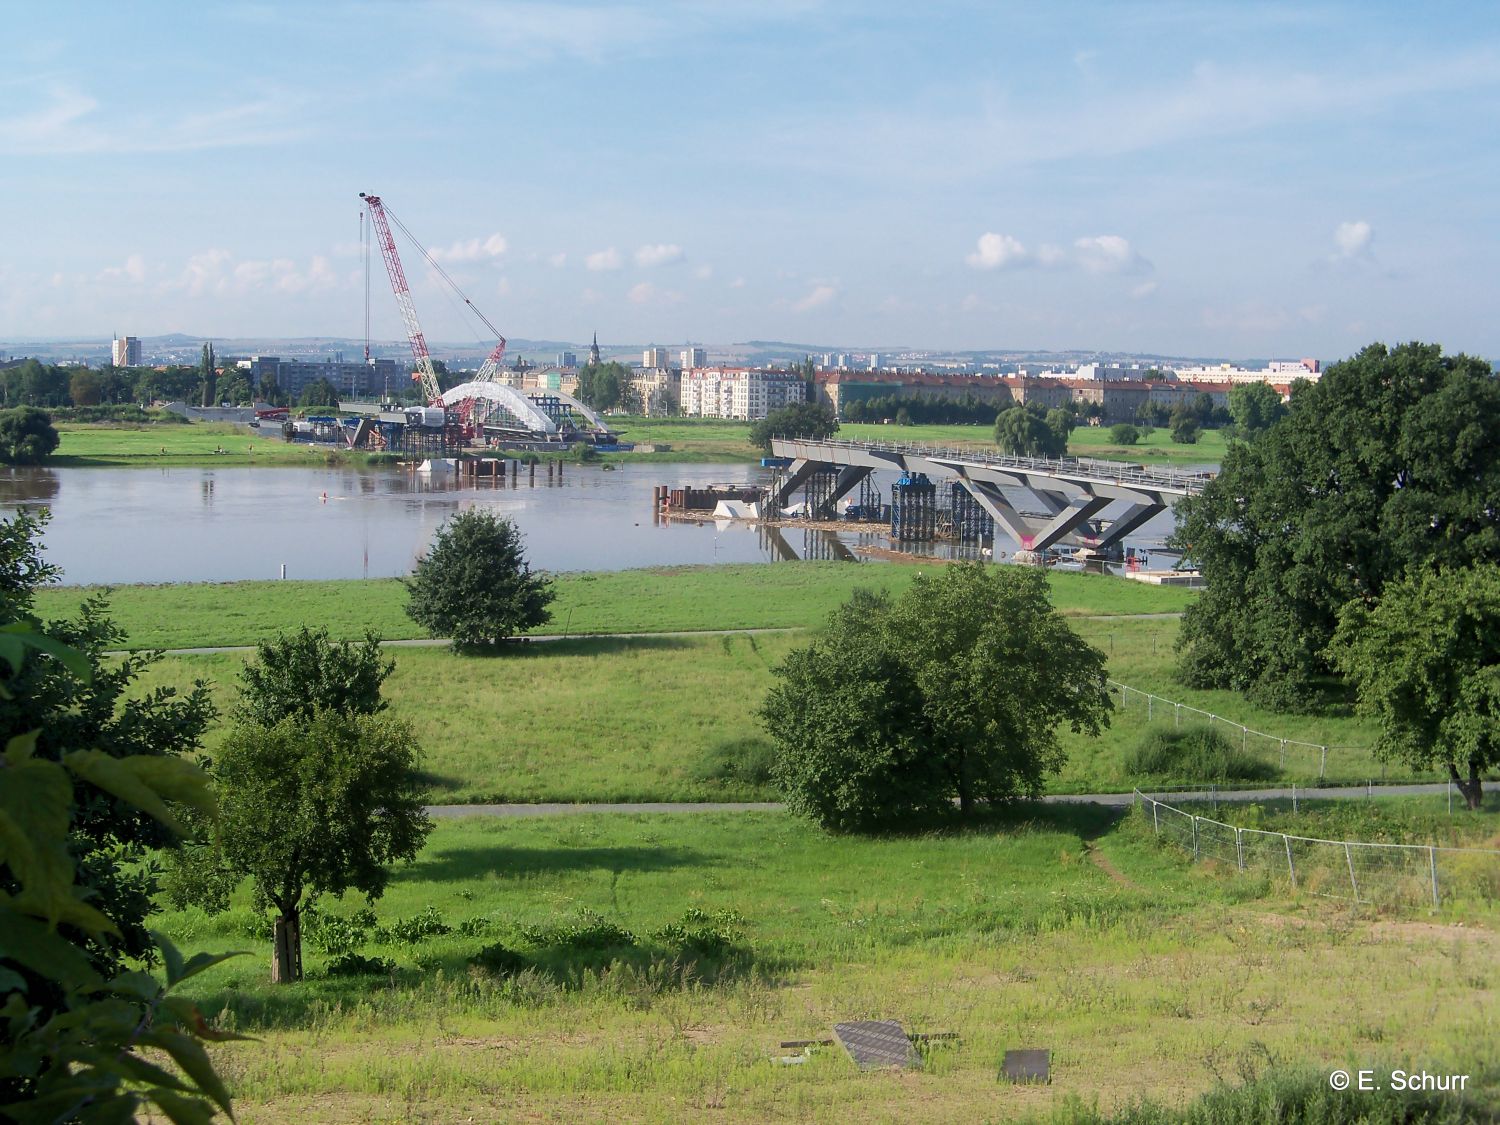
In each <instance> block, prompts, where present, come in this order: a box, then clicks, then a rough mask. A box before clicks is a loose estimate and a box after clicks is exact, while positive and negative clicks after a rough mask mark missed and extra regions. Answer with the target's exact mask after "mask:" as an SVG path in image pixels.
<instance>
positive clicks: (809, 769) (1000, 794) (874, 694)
mask: <svg viewBox="0 0 1500 1125" xmlns="http://www.w3.org/2000/svg"><path fill="white" fill-rule="evenodd" d="M776 676H777V682H776V684H775V685H774V686H773V687H772V689H771V691H770V693H769V694H768V696H767V697H766V700H765V703H764V704H763V706H762V708H761V718H762V720H763V722H764V723H765V726H766V730H767V732H768V733H769V734H770V736H771V738H772V740H773V742H774V743H775V745H776V749H777V758H776V765H775V775H776V778H777V781H778V783H779V785H780V786H781V788H782V791H783V793H784V794H785V795H786V798H787V801H788V804H789V805H790V806H791V807H792V808H793V809H795V810H797V811H799V812H802V813H804V814H806V815H809V816H811V817H812V818H813V819H815V820H816V821H818V822H819V823H820V824H822V825H824V826H825V827H828V828H834V829H840V830H862V829H870V828H877V827H881V826H885V825H895V824H900V823H902V822H903V821H909V820H911V819H913V818H917V817H923V816H930V815H935V814H942V813H945V812H949V811H951V810H952V809H953V808H954V803H955V802H956V803H957V808H958V811H959V812H960V813H967V812H969V811H970V810H971V809H973V808H974V807H975V805H976V804H977V803H978V802H981V801H984V802H991V803H993V802H997V801H1006V800H1011V799H1014V798H1017V797H1025V796H1035V795H1037V794H1038V793H1040V792H1041V788H1042V784H1043V781H1044V779H1045V777H1046V775H1047V774H1048V773H1052V772H1056V770H1057V769H1059V768H1060V767H1061V765H1062V762H1063V757H1064V756H1063V751H1062V749H1061V747H1060V746H1059V744H1058V739H1057V729H1058V727H1059V726H1060V725H1061V724H1063V723H1067V724H1068V725H1069V726H1070V727H1071V728H1072V729H1073V730H1075V731H1087V732H1088V733H1090V734H1097V733H1098V732H1099V730H1100V729H1101V728H1102V727H1103V726H1105V725H1107V724H1108V722H1109V711H1110V703H1109V697H1108V694H1107V690H1106V680H1105V668H1104V655H1103V654H1102V653H1101V652H1099V651H1098V650H1097V649H1094V648H1093V647H1091V646H1090V645H1088V644H1087V643H1086V642H1084V641H1083V640H1082V639H1081V638H1079V637H1078V635H1077V634H1076V633H1074V632H1073V630H1072V629H1071V628H1070V627H1069V625H1068V623H1067V621H1066V620H1065V619H1064V618H1063V617H1062V615H1061V614H1059V613H1058V612H1057V611H1056V610H1055V609H1053V608H1052V605H1051V604H1050V602H1049V601H1048V595H1047V583H1046V577H1045V575H1044V574H1043V573H1042V572H1041V571H1038V570H1029V569H1023V568H1019V567H998V568H997V567H983V566H980V565H976V564H970V565H960V566H952V567H949V568H948V569H947V570H946V571H945V572H944V573H943V574H942V575H941V576H939V577H929V576H925V575H922V576H918V577H917V579H916V580H915V581H914V582H913V583H912V585H911V587H910V588H909V589H908V591H907V592H906V593H905V594H903V595H902V596H901V598H900V599H899V600H897V601H891V600H890V599H889V598H888V597H887V596H885V595H879V596H877V595H871V594H866V593H860V594H857V595H856V596H855V597H854V598H852V599H851V600H850V601H849V602H847V603H845V604H844V605H843V606H841V607H840V608H839V609H838V610H836V611H835V612H834V613H833V615H832V616H831V617H830V618H829V621H828V625H827V628H826V629H825V631H824V633H823V635H822V636H821V637H819V638H818V639H817V640H815V641H814V642H813V643H812V644H811V645H809V646H807V647H806V648H802V649H798V650H796V651H794V652H793V653H791V654H790V655H789V656H788V658H787V660H786V661H785V662H784V663H783V664H782V665H781V667H780V668H778V669H777V672H776Z"/></svg>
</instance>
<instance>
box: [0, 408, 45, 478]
mask: <svg viewBox="0 0 1500 1125" xmlns="http://www.w3.org/2000/svg"><path fill="white" fill-rule="evenodd" d="M57 442H58V437H57V431H56V430H55V429H53V428H52V417H51V415H49V414H48V413H47V412H46V411H45V410H38V409H36V407H34V406H17V407H15V408H14V409H12V410H0V462H4V463H5V464H7V465H40V464H41V463H42V462H43V461H45V460H46V459H47V458H48V456H50V455H51V453H52V451H53V450H54V449H56V448H57Z"/></svg>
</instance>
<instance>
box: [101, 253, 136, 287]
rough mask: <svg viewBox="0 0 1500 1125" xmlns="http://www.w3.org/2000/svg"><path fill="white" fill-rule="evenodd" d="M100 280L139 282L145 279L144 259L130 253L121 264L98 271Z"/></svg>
mask: <svg viewBox="0 0 1500 1125" xmlns="http://www.w3.org/2000/svg"><path fill="white" fill-rule="evenodd" d="M99 280H100V281H134V282H136V283H138V284H139V283H140V282H142V281H144V280H146V259H145V258H143V257H142V256H141V255H139V254H132V255H130V257H128V258H126V259H125V264H124V265H121V266H107V267H105V268H104V269H102V270H100V271H99Z"/></svg>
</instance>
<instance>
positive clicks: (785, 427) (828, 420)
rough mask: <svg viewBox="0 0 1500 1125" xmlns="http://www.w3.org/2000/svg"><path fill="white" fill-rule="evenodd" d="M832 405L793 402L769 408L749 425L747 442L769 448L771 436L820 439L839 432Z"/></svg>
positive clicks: (768, 450) (768, 449)
mask: <svg viewBox="0 0 1500 1125" xmlns="http://www.w3.org/2000/svg"><path fill="white" fill-rule="evenodd" d="M838 430H839V420H838V418H837V417H836V416H835V415H834V413H833V407H831V406H827V405H824V404H823V403H818V402H793V403H788V404H787V405H786V406H782V407H778V408H777V409H775V410H772V411H770V412H769V413H768V414H767V415H766V416H765V417H764V418H762V419H760V420H759V421H758V422H755V423H754V424H753V425H752V426H751V427H750V444H751V445H754V446H757V447H758V448H760V449H764V450H765V451H767V452H770V449H771V439H772V438H773V437H787V438H812V439H814V440H816V441H822V440H823V439H825V438H831V437H832V436H833V435H834V434H836V433H838Z"/></svg>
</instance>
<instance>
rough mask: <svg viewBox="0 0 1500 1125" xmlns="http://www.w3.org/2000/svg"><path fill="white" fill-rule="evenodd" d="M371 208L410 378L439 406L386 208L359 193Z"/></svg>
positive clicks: (434, 379)
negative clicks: (401, 324) (407, 350)
mask: <svg viewBox="0 0 1500 1125" xmlns="http://www.w3.org/2000/svg"><path fill="white" fill-rule="evenodd" d="M359 197H360V198H361V199H363V200H364V201H365V206H366V207H368V208H369V209H370V222H371V223H373V224H374V226H375V234H376V238H377V239H378V240H379V242H380V256H381V257H382V258H384V259H385V270H386V273H388V274H390V277H391V289H392V290H393V291H394V292H395V294H396V304H398V305H399V306H401V319H402V320H403V321H405V322H406V339H407V341H408V342H409V343H410V344H411V354H412V359H413V360H414V361H415V362H416V365H417V370H416V373H415V374H414V375H413V376H412V377H413V378H414V379H420V380H421V381H422V393H423V395H425V396H426V398H427V402H428V404H429V405H438V404H440V403H441V402H442V400H443V390H442V388H441V387H440V386H438V378H437V372H436V371H434V370H433V367H432V356H430V355H428V354H427V340H426V338H425V337H424V336H423V335H422V325H421V323H420V322H419V321H418V320H417V307H416V306H415V305H414V304H412V300H411V288H410V287H409V286H408V285H407V284H406V271H405V270H403V269H402V268H401V255H400V254H398V253H397V252H396V240H395V239H394V238H392V237H391V226H390V223H388V222H387V221H386V217H385V206H384V204H382V203H381V202H380V196H378V195H366V194H365V193H364V192H360V193H359Z"/></svg>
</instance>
